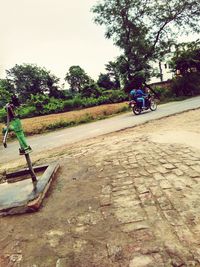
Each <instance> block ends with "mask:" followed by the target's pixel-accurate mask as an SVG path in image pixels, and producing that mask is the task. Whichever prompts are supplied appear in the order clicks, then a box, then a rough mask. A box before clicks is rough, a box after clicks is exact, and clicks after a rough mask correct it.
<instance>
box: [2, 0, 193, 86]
mask: <svg viewBox="0 0 200 267" xmlns="http://www.w3.org/2000/svg"><path fill="white" fill-rule="evenodd" d="M96 2H97V0H0V7H1V14H0V36H1V41H0V78H4V77H5V75H6V73H5V70H6V69H10V68H12V67H13V66H14V65H15V64H23V63H33V64H37V65H38V66H40V67H45V68H46V69H47V70H50V71H51V72H52V73H53V74H55V75H56V76H57V77H59V78H61V81H64V77H65V75H66V73H67V71H68V69H69V67H70V66H72V65H79V66H81V67H82V68H83V69H84V70H85V71H86V73H87V74H88V75H89V76H90V77H91V78H93V79H97V78H98V76H99V74H100V73H104V72H105V64H106V63H108V62H109V61H112V60H114V59H115V58H116V57H117V56H118V55H120V51H119V49H118V48H117V47H115V46H114V45H113V43H112V40H108V39H106V38H105V36H104V33H105V29H104V27H102V26H98V25H96V24H95V23H94V22H93V17H94V15H93V14H92V12H90V9H91V7H92V6H93V5H94V4H95V3H96ZM183 40H184V41H186V39H183ZM187 41H191V40H190V38H187Z"/></svg>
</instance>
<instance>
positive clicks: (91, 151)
mask: <svg viewBox="0 0 200 267" xmlns="http://www.w3.org/2000/svg"><path fill="white" fill-rule="evenodd" d="M79 145H80V144H79ZM59 158H60V163H61V172H60V176H59V177H58V181H57V183H56V184H55V185H54V187H53V188H52V192H51V196H50V197H49V199H48V200H47V203H46V205H45V206H44V207H43V209H42V210H41V211H40V212H39V213H38V214H35V215H34V214H33V215H31V216H30V217H27V216H26V218H22V216H20V217H16V218H15V219H13V220H12V219H8V218H3V219H1V225H0V230H1V232H2V231H3V229H5V228H3V226H4V227H5V225H8V228H6V229H10V228H9V227H11V226H13V225H14V224H16V227H14V228H12V227H11V228H12V229H13V230H12V231H13V239H11V240H12V242H14V241H16V239H15V236H16V235H17V236H18V242H19V244H18V246H19V247H20V244H21V249H20V252H19V253H17V250H15V249H11V245H10V246H9V245H8V241H6V242H7V245H6V246H5V243H4V246H3V242H2V240H3V241H4V242H5V240H6V234H5V233H2V238H1V241H0V248H1V254H0V255H1V260H2V263H1V266H3V267H4V266H26V267H27V266H32V267H33V266H34V267H43V266H44V267H51V266H52V267H53V266H56V267H68V266H69V267H109V266H111V267H144V266H146V267H168V266H200V164H199V160H200V151H198V150H196V149H194V148H192V147H189V146H186V145H180V144H179V145H178V144H158V143H156V142H152V141H151V140H150V139H149V138H148V136H147V135H145V134H143V135H138V136H135V135H134V129H133V130H129V131H125V132H121V133H116V134H111V135H108V136H106V137H101V138H97V139H93V140H92V141H87V142H85V143H84V144H82V145H81V146H78V145H77V146H75V147H74V148H73V149H71V150H70V151H69V153H68V154H67V155H65V154H64V155H62V156H59ZM67 190H68V191H67ZM52 203H54V206H53V204H52ZM58 209H59V211H58ZM40 214H41V215H40ZM40 216H43V219H44V218H45V220H47V221H45V223H46V224H44V226H43V228H42V232H41V235H42V237H43V240H40V242H39V241H38V236H39V234H40V233H38V234H37V236H36V237H35V236H34V237H33V236H29V235H28V230H27V228H28V227H32V229H33V230H34V232H36V228H37V226H38V225H40V223H41V221H40V219H41V218H40ZM53 216H55V218H57V219H56V221H54V223H53V221H52V220H53V218H54V217H53ZM22 223H23V229H22V228H20V224H22ZM25 236H26V240H25V241H23V242H24V244H23V245H22V243H23V242H22V241H21V239H22V238H23V237H25ZM12 242H11V243H12ZM42 242H43V243H42ZM30 243H31V244H32V245H31V248H29V245H30ZM44 245H45V247H46V248H45V249H44V252H43V253H44V255H43V257H42V258H41V257H40V256H39V255H40V253H39V251H38V250H42V249H43V246H44ZM19 247H18V248H19ZM36 247H37V249H36ZM46 250H47V251H46ZM13 255H14V256H15V257H14V256H13ZM45 256H46V257H45ZM13 257H14V258H13ZM0 262H1V261H0ZM4 264H5V265H4ZM6 264H10V265H6ZM17 264H18V265H17Z"/></svg>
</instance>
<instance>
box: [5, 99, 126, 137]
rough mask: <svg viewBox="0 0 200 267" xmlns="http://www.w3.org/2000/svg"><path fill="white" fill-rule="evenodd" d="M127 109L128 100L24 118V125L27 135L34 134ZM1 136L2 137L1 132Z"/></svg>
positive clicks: (85, 121) (93, 119) (98, 118)
mask: <svg viewBox="0 0 200 267" xmlns="http://www.w3.org/2000/svg"><path fill="white" fill-rule="evenodd" d="M127 110H129V106H128V103H127V102H123V103H116V104H107V105H101V106H97V107H91V108H86V109H82V110H76V111H69V112H65V113H58V114H51V115H46V116H39V117H34V118H28V119H22V125H23V129H24V132H25V134H26V135H34V134H41V133H44V132H48V131H53V130H56V129H59V128H64V127H72V126H76V125H79V124H83V123H88V122H91V121H95V120H100V119H104V118H107V117H109V116H112V115H114V114H118V113H121V112H125V111H127ZM3 126H4V125H3V124H0V128H2V127H3ZM10 136H11V137H13V136H14V134H10ZM0 138H2V135H1V133H0Z"/></svg>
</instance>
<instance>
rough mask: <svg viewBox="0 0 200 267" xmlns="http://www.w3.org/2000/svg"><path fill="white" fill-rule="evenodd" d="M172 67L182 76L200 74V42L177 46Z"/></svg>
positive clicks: (171, 63)
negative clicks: (193, 73)
mask: <svg viewBox="0 0 200 267" xmlns="http://www.w3.org/2000/svg"><path fill="white" fill-rule="evenodd" d="M170 65H171V67H172V68H173V70H174V71H176V72H178V73H179V74H180V75H182V76H184V75H186V74H187V73H191V72H199V73H200V41H199V40H198V41H195V42H190V43H181V44H179V45H177V46H176V50H175V52H174V56H173V58H172V59H171V62H170Z"/></svg>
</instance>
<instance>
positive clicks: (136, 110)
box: [133, 106, 142, 115]
mask: <svg viewBox="0 0 200 267" xmlns="http://www.w3.org/2000/svg"><path fill="white" fill-rule="evenodd" d="M141 111H142V110H141V108H138V107H137V106H134V107H133V113H134V114H135V115H139V114H140V113H141Z"/></svg>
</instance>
